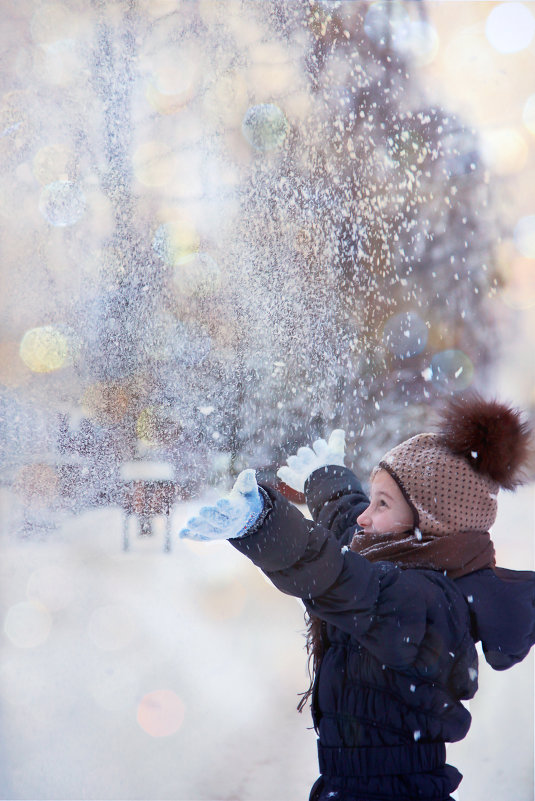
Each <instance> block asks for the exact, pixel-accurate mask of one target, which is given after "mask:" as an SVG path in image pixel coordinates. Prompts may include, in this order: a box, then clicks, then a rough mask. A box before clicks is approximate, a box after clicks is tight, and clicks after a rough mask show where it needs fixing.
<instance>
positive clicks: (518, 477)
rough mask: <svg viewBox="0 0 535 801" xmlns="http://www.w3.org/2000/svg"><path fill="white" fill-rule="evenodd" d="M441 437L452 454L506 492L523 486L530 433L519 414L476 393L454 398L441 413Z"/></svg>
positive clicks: (528, 453) (528, 454) (515, 410)
mask: <svg viewBox="0 0 535 801" xmlns="http://www.w3.org/2000/svg"><path fill="white" fill-rule="evenodd" d="M440 434H441V435H442V436H443V437H444V440H445V442H446V445H447V447H448V448H449V449H450V450H451V451H452V452H453V453H455V454H457V455H458V456H464V457H465V458H466V459H468V461H469V462H470V464H471V465H472V466H473V468H474V469H475V470H477V472H478V473H481V474H482V475H486V476H488V477H489V478H491V479H492V480H493V481H495V482H496V483H497V484H499V485H500V486H501V487H503V488H504V489H514V487H516V486H518V485H519V484H521V483H522V482H523V480H524V477H523V475H522V470H523V468H525V467H526V464H527V462H528V458H529V456H530V439H531V431H530V427H529V425H528V423H526V422H525V421H523V419H522V413H521V412H520V411H519V410H517V409H513V408H511V407H510V406H506V405H505V404H503V403H499V402H498V401H496V400H492V401H487V400H485V399H484V398H483V397H482V396H481V395H479V394H477V393H475V392H474V393H472V394H470V395H469V396H466V397H465V398H460V397H454V398H451V400H450V401H449V402H448V403H447V405H446V407H445V409H444V410H443V411H442V414H441V423H440Z"/></svg>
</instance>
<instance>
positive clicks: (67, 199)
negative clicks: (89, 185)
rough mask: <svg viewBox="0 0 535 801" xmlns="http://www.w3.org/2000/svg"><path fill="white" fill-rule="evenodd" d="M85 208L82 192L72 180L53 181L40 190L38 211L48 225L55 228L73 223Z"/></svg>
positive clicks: (81, 215)
mask: <svg viewBox="0 0 535 801" xmlns="http://www.w3.org/2000/svg"><path fill="white" fill-rule="evenodd" d="M85 210H86V199H85V196H84V193H83V192H82V190H81V189H80V187H79V186H78V185H77V184H75V183H74V182H73V181H64V180H61V181H53V182H52V183H51V184H48V186H45V187H44V189H43V190H42V191H41V195H40V197H39V211H40V212H41V214H42V215H43V217H44V218H45V220H46V221H47V222H48V223H50V225H54V226H55V227H57V228H66V227H67V226H70V225H75V223H77V222H78V220H80V219H81V218H82V217H83V216H84V214H85Z"/></svg>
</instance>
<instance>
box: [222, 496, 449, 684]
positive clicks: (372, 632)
mask: <svg viewBox="0 0 535 801" xmlns="http://www.w3.org/2000/svg"><path fill="white" fill-rule="evenodd" d="M263 489H264V491H265V492H266V493H267V495H268V496H269V500H270V503H271V509H270V511H269V513H268V514H267V516H266V518H265V520H264V522H263V523H262V525H261V526H260V528H259V529H258V530H257V531H254V532H252V533H250V534H247V535H245V536H244V537H241V538H239V539H234V540H230V542H231V543H232V545H233V546H234V547H235V548H236V549H237V550H239V551H240V552H241V553H243V554H245V555H246V556H248V557H249V558H250V559H251V560H252V561H253V562H254V564H256V565H257V566H258V567H259V568H260V569H261V570H262V571H263V572H264V573H265V575H266V576H267V577H268V578H269V579H270V581H271V582H272V583H273V584H274V585H275V586H276V587H277V588H278V589H279V590H281V591H282V592H285V593H288V594H289V595H294V596H297V597H299V598H302V599H303V601H304V603H305V606H306V607H307V609H308V610H309V612H310V613H311V614H313V615H316V616H317V617H319V618H320V619H322V620H325V621H327V622H330V623H333V624H334V625H335V626H337V627H338V628H339V629H341V630H342V631H345V632H346V633H347V634H349V635H350V636H352V637H354V638H356V639H357V640H358V641H360V642H361V643H362V644H363V645H364V646H365V647H366V648H367V649H368V650H369V651H371V652H372V653H373V654H374V655H375V656H376V657H377V658H378V659H380V660H381V661H382V662H383V663H384V664H386V665H389V666H390V667H393V668H394V669H404V668H406V667H408V666H409V665H412V664H413V663H414V662H415V661H416V660H417V658H418V657H421V658H423V659H424V661H427V659H428V656H429V658H430V659H431V660H433V659H435V656H436V655H435V654H434V652H433V648H434V646H433V644H432V641H430V640H429V638H427V640H426V634H427V623H428V619H429V607H430V606H433V605H434V606H436V593H435V595H434V593H433V589H432V586H430V583H429V582H427V583H426V582H425V580H423V578H422V577H419V576H418V575H417V574H418V571H407V570H405V571H403V570H400V569H399V568H398V567H396V566H395V565H392V564H389V563H387V562H377V563H374V564H372V563H370V562H368V560H367V559H365V558H364V557H362V556H360V555H359V554H357V553H353V552H352V551H350V550H348V549H346V548H340V543H339V541H338V540H337V539H336V537H335V536H334V535H333V534H332V533H331V532H330V531H329V530H328V529H327V528H325V527H324V526H321V525H319V524H318V523H316V522H314V521H311V520H307V519H305V518H304V517H303V515H302V514H301V512H300V511H299V510H298V509H297V508H296V507H294V506H292V505H291V504H290V503H289V502H288V501H286V499H285V498H283V497H282V496H281V495H280V494H279V493H278V492H276V491H275V490H273V489H271V488H268V487H264V488H263ZM440 600H441V601H443V595H441V598H440ZM463 603H464V602H463ZM444 606H445V607H447V604H444ZM431 615H432V613H431ZM448 625H449V624H448ZM453 629H454V626H453V624H452V635H451V638H450V636H446V637H444V638H441V645H440V648H441V650H442V651H443V650H444V645H445V643H449V642H450V641H452V638H453V639H454V638H455V636H456V635H455V632H454V631H453ZM444 633H445V634H446V632H444ZM424 640H425V643H426V644H425V649H424V650H425V653H423V652H422V648H421V647H422V645H423V644H424ZM424 672H425V670H424Z"/></svg>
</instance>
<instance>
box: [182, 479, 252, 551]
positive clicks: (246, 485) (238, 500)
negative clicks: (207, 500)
mask: <svg viewBox="0 0 535 801" xmlns="http://www.w3.org/2000/svg"><path fill="white" fill-rule="evenodd" d="M263 508H264V501H263V499H262V496H261V495H260V492H259V490H258V484H257V483H256V476H255V471H254V470H242V472H241V473H240V474H239V476H238V478H237V479H236V483H235V484H234V486H233V488H232V490H231V492H230V495H228V496H227V497H226V498H220V499H219V500H218V501H217V503H216V505H215V506H203V507H202V508H201V509H200V510H199V517H192V518H190V519H189V520H188V522H187V523H186V526H185V527H184V528H183V529H182V530H181V531H180V533H179V536H180V537H181V538H184V537H186V538H187V539H190V540H228V539H231V538H234V537H241V536H243V535H244V534H246V533H247V531H248V529H249V528H250V527H251V526H252V525H253V523H255V522H256V521H257V520H258V518H259V517H260V514H261V513H262V510H263Z"/></svg>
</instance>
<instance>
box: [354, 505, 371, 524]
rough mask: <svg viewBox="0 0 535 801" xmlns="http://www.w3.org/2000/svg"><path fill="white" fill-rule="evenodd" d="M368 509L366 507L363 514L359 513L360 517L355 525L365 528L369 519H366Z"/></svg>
mask: <svg viewBox="0 0 535 801" xmlns="http://www.w3.org/2000/svg"><path fill="white" fill-rule="evenodd" d="M369 508H370V507H369V506H367V507H366V509H365V510H364V511H363V512H361V513H360V515H359V516H358V517H357V525H359V526H365V525H366V523H367V522H369V519H368V509H369Z"/></svg>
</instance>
